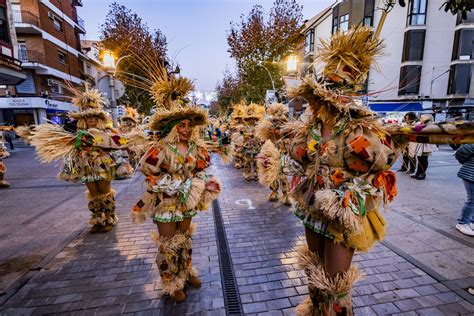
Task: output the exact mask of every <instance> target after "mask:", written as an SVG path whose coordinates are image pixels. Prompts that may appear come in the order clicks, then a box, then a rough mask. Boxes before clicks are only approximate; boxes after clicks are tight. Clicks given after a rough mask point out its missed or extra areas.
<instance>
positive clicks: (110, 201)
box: [100, 190, 119, 233]
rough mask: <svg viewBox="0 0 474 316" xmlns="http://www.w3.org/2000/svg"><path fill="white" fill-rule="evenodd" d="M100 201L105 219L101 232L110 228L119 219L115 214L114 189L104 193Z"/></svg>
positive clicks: (105, 231)
mask: <svg viewBox="0 0 474 316" xmlns="http://www.w3.org/2000/svg"><path fill="white" fill-rule="evenodd" d="M101 202H102V212H103V213H104V216H105V221H104V223H103V225H102V227H101V229H100V231H101V232H102V233H107V232H109V231H111V230H112V228H113V227H114V225H115V224H117V222H118V220H119V219H118V217H117V215H115V190H110V192H109V193H107V194H104V195H103V198H102V201H101Z"/></svg>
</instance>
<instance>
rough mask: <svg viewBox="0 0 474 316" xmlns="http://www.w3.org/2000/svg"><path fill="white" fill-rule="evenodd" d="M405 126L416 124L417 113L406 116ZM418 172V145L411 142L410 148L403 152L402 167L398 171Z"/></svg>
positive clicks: (409, 113)
mask: <svg viewBox="0 0 474 316" xmlns="http://www.w3.org/2000/svg"><path fill="white" fill-rule="evenodd" d="M403 120H404V124H403V125H406V126H411V125H413V124H415V122H416V120H417V117H416V114H415V112H408V113H407V114H405V116H404V118H403ZM415 170H416V143H413V142H409V143H408V146H407V147H406V148H405V149H404V150H403V161H402V167H401V168H400V169H398V170H397V171H399V172H406V173H408V174H412V173H415Z"/></svg>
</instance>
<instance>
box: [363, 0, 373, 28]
mask: <svg viewBox="0 0 474 316" xmlns="http://www.w3.org/2000/svg"><path fill="white" fill-rule="evenodd" d="M374 8H375V0H365V2H364V26H368V27H372V26H374Z"/></svg>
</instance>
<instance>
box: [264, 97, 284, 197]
mask: <svg viewBox="0 0 474 316" xmlns="http://www.w3.org/2000/svg"><path fill="white" fill-rule="evenodd" d="M287 123H288V107H287V106H286V105H284V104H282V103H274V104H271V105H269V106H268V109H267V117H266V118H265V119H264V120H263V121H262V122H260V124H259V125H258V126H257V137H258V138H260V139H261V140H262V141H264V142H265V143H264V144H263V146H262V148H261V150H260V153H262V155H263V156H265V152H266V151H267V150H273V147H276V148H277V149H278V150H279V152H280V154H286V153H287V147H288V143H289V140H288V138H286V137H285V135H284V134H283V133H282V132H281V130H282V128H283V127H284V126H285V125H286V124H287ZM257 166H258V170H259V177H258V178H259V181H260V183H262V184H263V185H266V186H269V187H270V190H271V192H270V195H269V196H268V200H269V201H278V200H279V201H280V202H281V203H283V204H285V205H291V201H290V196H289V193H290V184H289V182H288V176H287V175H286V174H284V173H283V172H282V171H281V170H279V171H278V178H277V179H276V180H274V181H272V182H271V183H268V184H267V183H266V178H265V174H266V172H265V168H264V167H263V166H262V161H261V160H259V159H258V157H257ZM274 166H275V167H278V163H275V164H274Z"/></svg>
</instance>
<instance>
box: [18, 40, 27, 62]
mask: <svg viewBox="0 0 474 316" xmlns="http://www.w3.org/2000/svg"><path fill="white" fill-rule="evenodd" d="M18 59H19V60H20V61H22V62H27V61H28V50H27V49H26V43H18Z"/></svg>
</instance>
